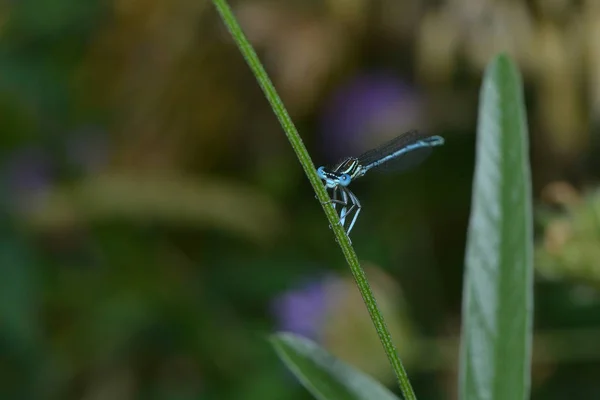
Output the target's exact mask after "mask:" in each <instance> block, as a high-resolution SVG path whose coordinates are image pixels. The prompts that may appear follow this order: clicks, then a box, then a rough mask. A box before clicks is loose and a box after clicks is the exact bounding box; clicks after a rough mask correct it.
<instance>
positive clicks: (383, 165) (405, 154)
mask: <svg viewBox="0 0 600 400" xmlns="http://www.w3.org/2000/svg"><path fill="white" fill-rule="evenodd" d="M443 144H444V138H443V137H441V136H429V135H425V134H423V133H420V132H418V131H416V130H413V131H409V132H405V133H403V134H402V135H400V136H398V137H396V138H394V139H392V140H390V141H389V142H387V143H384V144H382V145H381V146H379V147H377V148H375V149H373V150H369V151H367V152H366V153H364V154H362V155H360V156H358V157H349V158H346V159H344V160H343V161H341V162H340V163H338V164H337V165H335V166H333V167H332V168H328V167H319V169H318V170H317V173H318V174H319V178H321V179H322V180H323V181H324V183H325V187H326V188H327V189H333V193H332V199H331V202H332V203H333V207H334V208H335V209H336V211H337V206H338V205H339V206H341V211H340V224H341V225H342V226H345V224H346V219H347V218H348V216H349V215H350V214H351V213H354V215H353V217H352V220H351V221H350V224H349V225H348V228H347V231H346V234H347V235H350V231H351V230H352V228H353V227H354V224H355V222H356V219H357V218H358V214H359V213H360V210H361V205H360V201H358V198H357V197H356V195H355V194H354V193H352V192H351V191H350V189H348V185H350V183H351V182H352V181H353V180H355V179H358V178H360V177H361V176H363V175H364V174H366V173H367V171H369V170H370V169H379V170H388V171H396V172H399V171H403V170H407V169H409V168H412V167H414V166H416V165H418V164H420V163H421V162H422V161H424V160H425V159H426V158H427V157H428V156H429V154H430V153H431V148H432V147H435V146H441V145H443ZM338 195H339V197H338ZM348 220H350V219H349V218H348Z"/></svg>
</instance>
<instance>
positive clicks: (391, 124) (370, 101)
mask: <svg viewBox="0 0 600 400" xmlns="http://www.w3.org/2000/svg"><path fill="white" fill-rule="evenodd" d="M421 109H422V102H421V99H420V96H419V95H418V92H417V91H416V90H415V89H414V88H413V87H411V86H410V85H408V84H406V83H404V82H402V81H401V80H400V79H398V78H397V77H395V76H393V75H391V74H387V73H373V74H366V75H362V76H358V77H356V78H354V79H353V80H351V81H350V82H349V83H348V84H346V85H345V86H342V87H341V88H340V89H338V90H337V92H335V93H334V94H333V97H332V99H331V100H330V102H329V104H328V105H327V106H326V108H325V112H324V115H323V119H322V126H321V128H322V131H323V136H324V145H325V148H326V152H327V154H328V155H329V156H330V157H332V158H334V159H337V158H340V157H344V156H348V155H352V154H357V153H361V152H362V151H364V150H367V148H369V147H372V146H375V145H377V144H379V143H380V142H382V141H385V140H386V139H389V138H391V137H393V136H396V135H397V134H400V133H402V132H403V131H406V130H410V129H414V128H418V127H417V126H415V125H417V124H418V122H419V121H420V120H421Z"/></svg>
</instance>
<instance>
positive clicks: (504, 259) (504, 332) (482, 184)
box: [459, 55, 533, 400]
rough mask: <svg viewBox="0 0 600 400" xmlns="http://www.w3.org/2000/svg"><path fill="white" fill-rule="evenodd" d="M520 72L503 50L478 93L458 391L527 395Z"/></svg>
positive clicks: (488, 396)
mask: <svg viewBox="0 0 600 400" xmlns="http://www.w3.org/2000/svg"><path fill="white" fill-rule="evenodd" d="M527 137H528V135H527V121H526V113H525V105H524V101H523V89H522V83H521V78H520V75H519V72H518V70H517V68H516V67H515V66H514V64H513V63H512V62H511V60H510V59H509V58H508V57H507V56H505V55H500V56H498V57H497V58H495V59H494V60H493V61H492V63H491V64H490V65H489V66H488V68H487V70H486V73H485V77H484V79H483V84H482V88H481V93H480V105H479V121H478V127H477V155H476V165H475V178H474V185H473V199H472V211H471V219H470V223H469V233H468V243H467V254H466V271H465V283H464V299H463V333H462V337H461V357H460V387H459V390H460V398H461V399H469V400H471V399H472V400H475V399H477V400H483V399H485V400H493V399H497V400H506V399H511V400H519V399H526V398H528V397H529V386H530V363H531V361H530V359H531V341H532V313H533V228H532V225H533V222H532V210H531V208H532V207H531V178H530V166H529V155H528V154H529V151H528V150H529V147H528V139H527Z"/></svg>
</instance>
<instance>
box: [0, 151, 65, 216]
mask: <svg viewBox="0 0 600 400" xmlns="http://www.w3.org/2000/svg"><path fill="white" fill-rule="evenodd" d="M2 176H3V181H4V182H5V184H6V186H7V188H8V193H10V197H11V198H10V199H9V202H10V203H11V204H12V205H13V206H15V207H16V208H18V209H20V210H22V211H27V210H29V209H30V208H31V207H33V206H34V205H35V203H36V201H37V200H39V197H40V196H41V195H43V194H44V193H46V192H47V190H48V188H49V187H50V186H51V185H52V181H53V179H54V171H53V168H52V161H51V160H50V158H49V157H48V156H47V154H46V153H45V152H44V151H43V149H41V148H37V147H28V148H24V149H19V150H17V151H15V152H14V153H13V154H11V155H10V156H9V157H8V159H7V160H6V161H5V162H4V163H3V168H2Z"/></svg>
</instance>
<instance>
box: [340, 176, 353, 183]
mask: <svg viewBox="0 0 600 400" xmlns="http://www.w3.org/2000/svg"><path fill="white" fill-rule="evenodd" d="M351 180H352V178H350V175H348V174H342V176H340V184H341V185H342V186H348V185H349V184H350V181H351Z"/></svg>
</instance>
